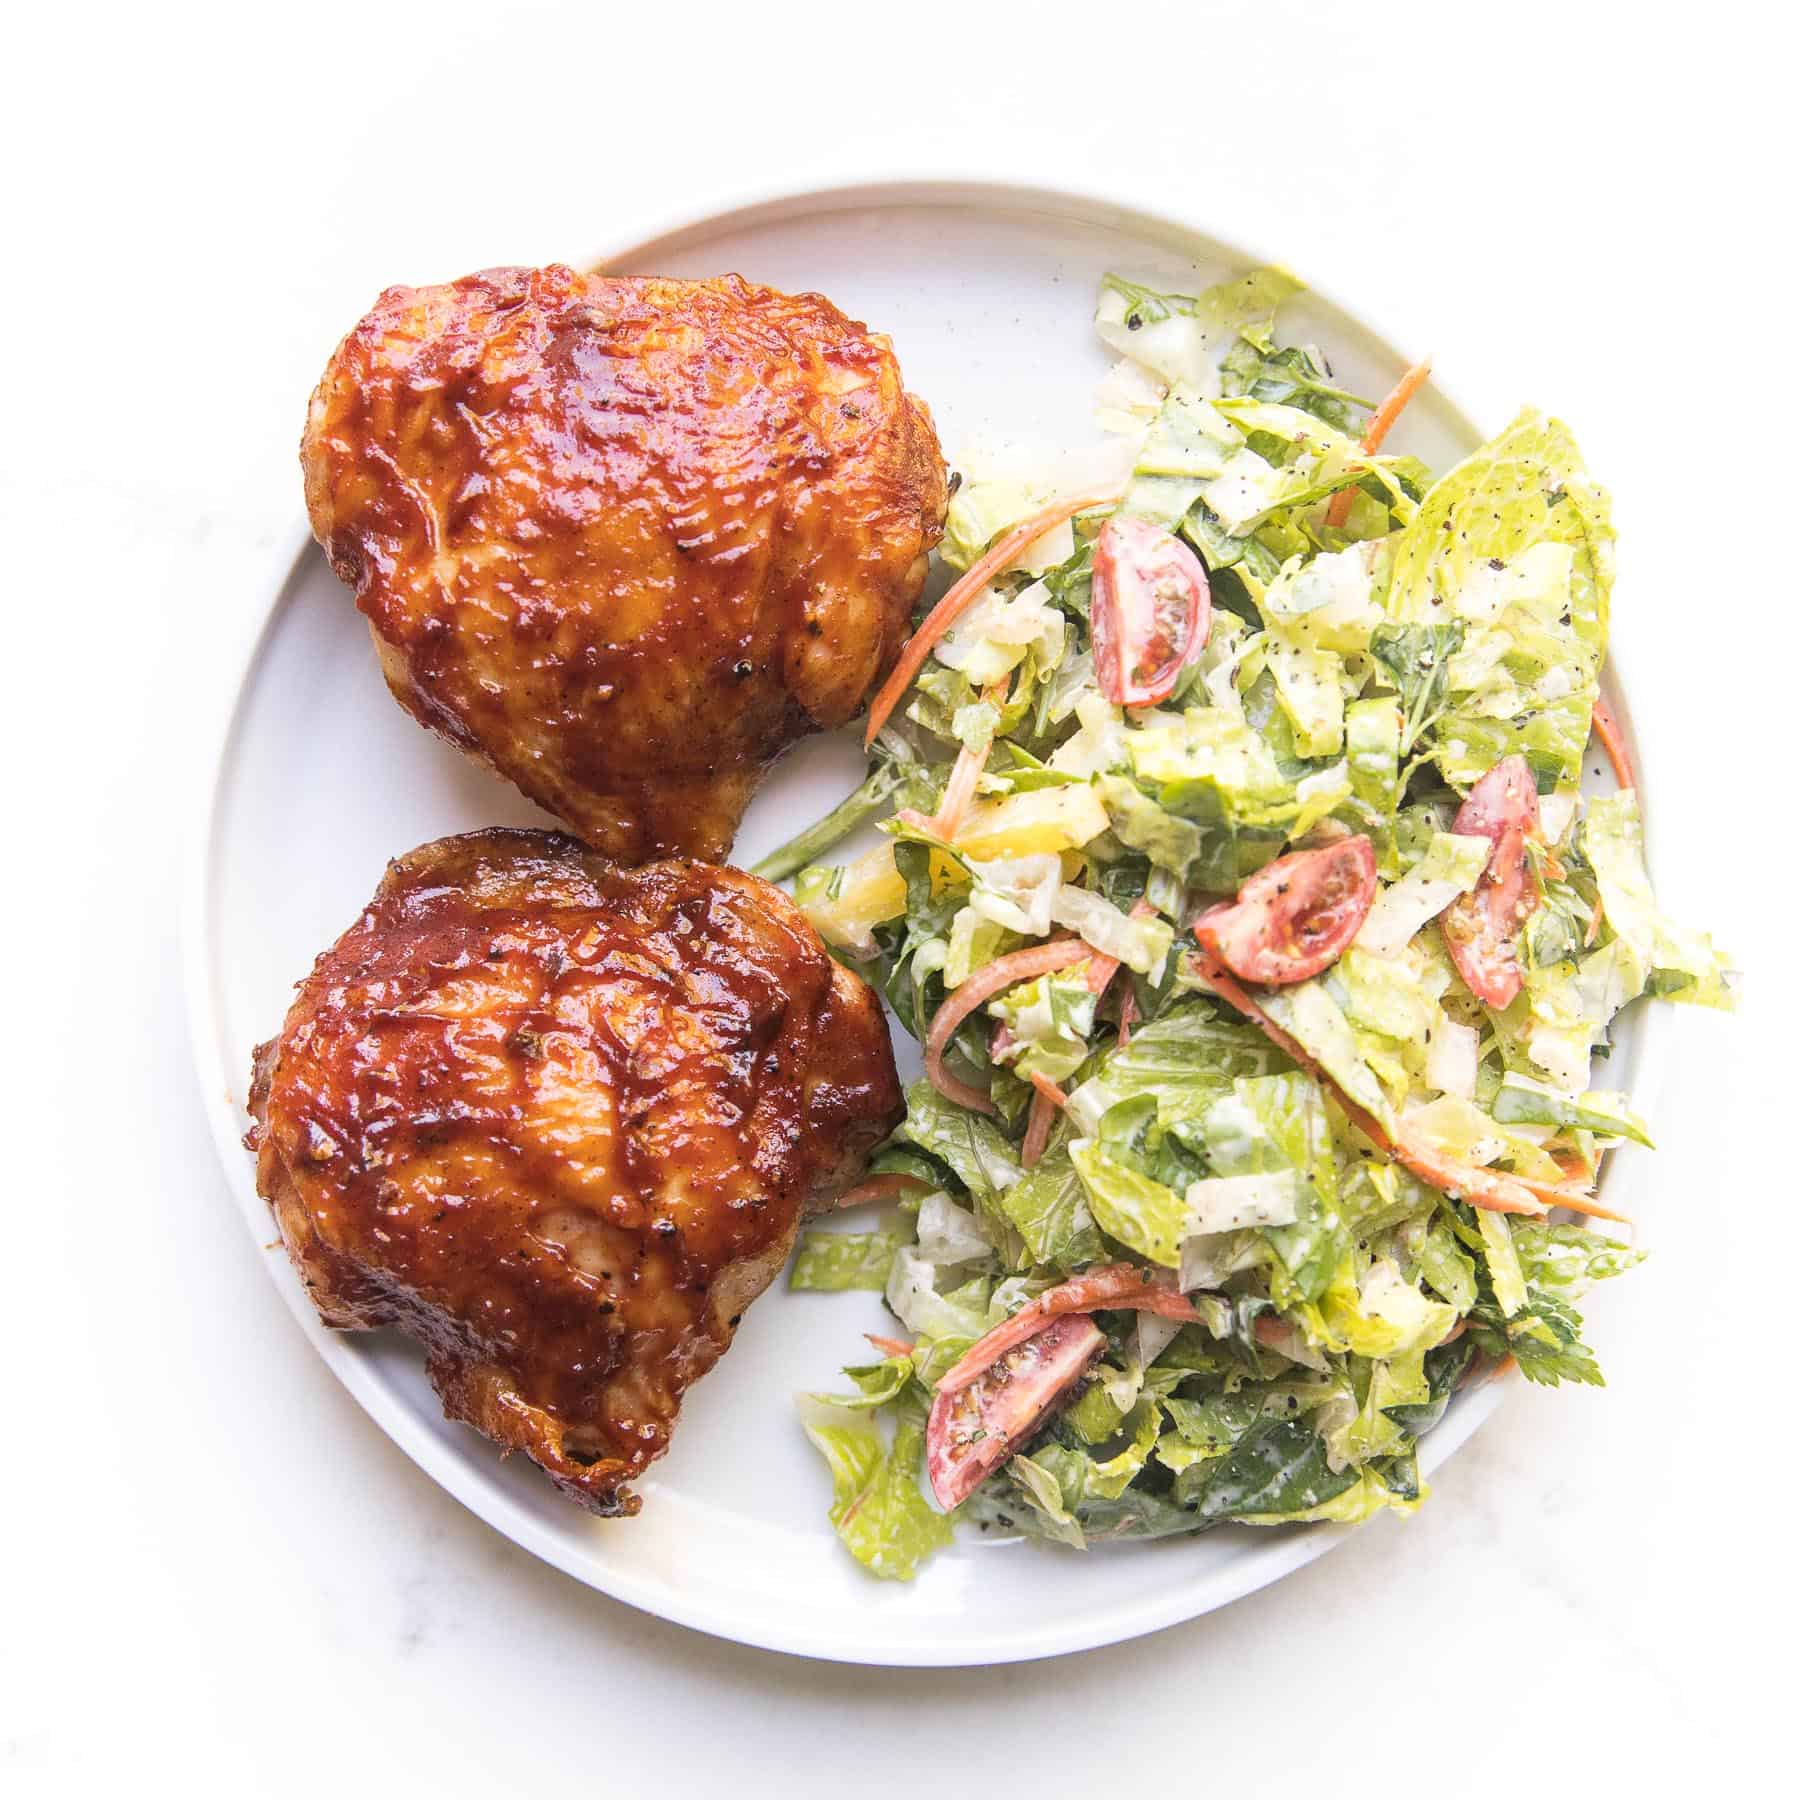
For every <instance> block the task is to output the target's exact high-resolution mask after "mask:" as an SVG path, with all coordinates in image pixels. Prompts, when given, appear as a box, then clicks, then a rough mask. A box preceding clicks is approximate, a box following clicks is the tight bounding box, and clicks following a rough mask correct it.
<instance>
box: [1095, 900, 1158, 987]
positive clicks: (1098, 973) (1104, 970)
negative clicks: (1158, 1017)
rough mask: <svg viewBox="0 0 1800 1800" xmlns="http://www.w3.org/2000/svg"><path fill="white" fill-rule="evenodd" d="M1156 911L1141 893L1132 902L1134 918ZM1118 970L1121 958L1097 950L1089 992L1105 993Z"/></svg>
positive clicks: (1143, 916) (1132, 915)
mask: <svg viewBox="0 0 1800 1800" xmlns="http://www.w3.org/2000/svg"><path fill="white" fill-rule="evenodd" d="M1155 911H1156V908H1155V907H1154V906H1152V905H1151V904H1150V902H1149V901H1148V900H1146V899H1145V898H1144V897H1143V895H1141V894H1140V895H1139V896H1138V897H1137V899H1136V900H1134V901H1133V902H1132V903H1131V917H1132V918H1134V919H1147V918H1149V916H1150V915H1151V914H1152V913H1153V912H1155ZM1118 972H1119V959H1118V958H1117V957H1116V956H1102V955H1101V954H1100V953H1099V952H1098V951H1095V953H1094V960H1093V963H1092V965H1091V966H1090V968H1089V969H1088V973H1087V987H1088V992H1089V993H1090V994H1094V995H1100V994H1104V993H1105V992H1106V990H1107V989H1108V988H1109V987H1111V986H1112V978H1113V977H1114V976H1115V975H1116V974H1118Z"/></svg>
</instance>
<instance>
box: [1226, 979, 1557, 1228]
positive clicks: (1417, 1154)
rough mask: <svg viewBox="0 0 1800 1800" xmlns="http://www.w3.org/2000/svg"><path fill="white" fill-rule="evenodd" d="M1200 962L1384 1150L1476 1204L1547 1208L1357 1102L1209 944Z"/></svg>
mask: <svg viewBox="0 0 1800 1800" xmlns="http://www.w3.org/2000/svg"><path fill="white" fill-rule="evenodd" d="M1199 964H1200V972H1201V974H1202V975H1204V976H1205V977H1206V980H1207V983H1208V985H1209V986H1210V987H1212V989H1213V990H1214V991H1215V992H1216V993H1217V994H1218V996H1219V998H1220V999H1221V1000H1223V1001H1225V1002H1226V1003H1227V1004H1228V1005H1230V1006H1234V1007H1236V1009H1237V1010H1238V1011H1239V1012H1241V1013H1242V1014H1243V1015H1244V1017H1245V1018H1247V1019H1248V1020H1250V1021H1251V1023H1252V1024H1254V1025H1256V1026H1257V1027H1258V1028H1259V1029H1260V1030H1261V1031H1262V1034H1263V1036H1264V1037H1266V1038H1267V1039H1268V1040H1269V1041H1270V1042H1271V1043H1272V1044H1274V1045H1275V1047H1276V1048H1277V1049H1278V1050H1285V1051H1286V1052H1287V1053H1288V1055H1289V1056H1291V1057H1292V1058H1293V1059H1294V1061H1295V1062H1297V1063H1298V1064H1299V1065H1300V1066H1301V1068H1303V1069H1304V1070H1306V1072H1307V1073H1308V1074H1309V1075H1311V1076H1312V1078H1313V1079H1314V1080H1315V1081H1317V1082H1318V1083H1319V1084H1320V1085H1321V1086H1322V1087H1326V1088H1329V1089H1330V1090H1331V1092H1332V1094H1334V1095H1335V1096H1336V1098H1337V1103H1338V1105H1339V1106H1340V1107H1342V1108H1343V1110H1344V1112H1345V1113H1346V1115H1347V1116H1348V1117H1349V1120H1350V1122H1351V1124H1353V1125H1354V1126H1355V1127H1356V1128H1357V1130H1358V1131H1360V1132H1361V1133H1362V1134H1363V1136H1364V1137H1366V1138H1367V1139H1368V1140H1369V1142H1370V1143H1371V1144H1373V1145H1374V1146H1375V1148H1376V1149H1377V1150H1379V1151H1380V1152H1381V1153H1382V1155H1384V1156H1389V1157H1392V1158H1393V1159H1394V1161H1395V1162H1397V1163H1399V1164H1400V1165H1401V1166H1402V1167H1403V1168H1405V1169H1407V1170H1409V1171H1410V1172H1411V1173H1412V1174H1414V1175H1416V1176H1417V1177H1418V1178H1419V1179H1420V1180H1421V1181H1423V1182H1425V1183H1426V1184H1427V1185H1428V1186H1430V1187H1434V1188H1440V1189H1442V1190H1443V1191H1444V1192H1446V1193H1456V1194H1459V1195H1461V1196H1462V1198H1463V1199H1465V1200H1467V1201H1468V1202H1469V1204H1470V1205H1471V1206H1480V1207H1485V1208H1486V1209H1487V1210H1488V1211H1489V1212H1512V1213H1533V1214H1537V1213H1542V1212H1543V1211H1544V1210H1545V1207H1544V1203H1543V1202H1542V1201H1541V1200H1540V1199H1539V1198H1538V1196H1537V1194H1536V1193H1534V1192H1533V1190H1532V1188H1531V1186H1530V1184H1529V1183H1526V1182H1523V1181H1519V1180H1517V1179H1515V1178H1514V1177H1513V1176H1511V1175H1502V1174H1500V1173H1499V1172H1498V1171H1496V1170H1494V1169H1479V1168H1475V1167H1473V1166H1472V1165H1470V1164H1467V1163H1459V1162H1452V1161H1451V1160H1450V1159H1449V1158H1447V1157H1441V1156H1439V1155H1437V1153H1436V1152H1434V1151H1432V1150H1430V1149H1428V1148H1427V1147H1426V1146H1425V1145H1423V1144H1420V1143H1418V1142H1417V1141H1416V1140H1413V1139H1409V1138H1407V1137H1406V1136H1405V1135H1404V1134H1402V1135H1400V1136H1398V1137H1396V1136H1394V1135H1393V1134H1392V1133H1391V1132H1389V1131H1388V1130H1387V1128H1386V1127H1385V1126H1384V1125H1383V1124H1382V1123H1381V1121H1380V1120H1379V1119H1377V1118H1376V1117H1375V1116H1374V1115H1373V1114H1372V1113H1370V1112H1368V1111H1367V1110H1366V1109H1365V1108H1363V1107H1361V1106H1358V1105H1357V1103H1356V1102H1355V1101H1354V1100H1352V1099H1351V1098H1350V1096H1349V1095H1348V1094H1346V1093H1345V1092H1344V1090H1343V1089H1342V1088H1341V1087H1339V1086H1338V1084H1337V1083H1336V1082H1335V1081H1333V1080H1332V1078H1331V1077H1330V1076H1329V1075H1328V1074H1327V1073H1326V1072H1325V1070H1324V1068H1323V1067H1322V1066H1321V1065H1320V1063H1319V1062H1318V1060H1317V1058H1315V1057H1314V1056H1312V1055H1310V1054H1309V1053H1308V1051H1307V1050H1306V1048H1305V1047H1304V1046H1303V1045H1302V1044H1300V1043H1299V1042H1298V1040H1296V1039H1294V1038H1292V1037H1290V1036H1289V1035H1288V1034H1287V1033H1286V1032H1285V1031H1283V1030H1282V1029H1281V1027H1280V1026H1279V1025H1277V1024H1276V1023H1275V1021H1274V1020H1273V1019H1271V1018H1270V1017H1269V1015H1268V1014H1267V1013H1266V1012H1264V1011H1263V1009H1262V1008H1261V1007H1260V1006H1258V1005H1257V1004H1256V1002H1255V1001H1254V1000H1253V999H1251V997H1250V996H1249V994H1247V993H1246V992H1245V991H1244V989H1243V987H1242V985H1241V984H1240V983H1239V982H1238V981H1237V980H1236V978H1235V977H1234V976H1233V975H1232V974H1231V972H1230V971H1229V970H1228V969H1227V968H1226V967H1225V965H1224V964H1223V963H1222V962H1220V961H1219V959H1218V958H1217V957H1216V956H1214V955H1213V953H1212V952H1211V951H1210V950H1208V949H1207V948H1206V946H1205V945H1204V944H1202V945H1201V946H1200V955H1199ZM1547 1191H1548V1192H1550V1193H1553V1194H1554V1195H1555V1196H1556V1197H1555V1199H1554V1201H1553V1202H1552V1204H1554V1205H1558V1206H1569V1207H1573V1206H1574V1205H1575V1202H1574V1201H1573V1200H1572V1199H1569V1198H1566V1197H1564V1195H1563V1194H1562V1192H1561V1190H1560V1189H1550V1190H1547Z"/></svg>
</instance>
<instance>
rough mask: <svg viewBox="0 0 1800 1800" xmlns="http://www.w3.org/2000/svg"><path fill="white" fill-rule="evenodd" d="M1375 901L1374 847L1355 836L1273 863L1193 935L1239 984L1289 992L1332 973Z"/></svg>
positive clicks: (1197, 926)
mask: <svg viewBox="0 0 1800 1800" xmlns="http://www.w3.org/2000/svg"><path fill="white" fill-rule="evenodd" d="M1374 902H1375V846H1374V845H1373V844H1371V843H1370V842H1369V840H1368V838H1366V837H1365V836H1363V835H1361V834H1360V833H1359V834H1358V835H1357V836H1355V837H1347V838H1342V839H1340V840H1339V841H1338V842H1337V843H1335V844H1326V845H1324V846H1323V847H1322V848H1320V849H1317V850H1293V851H1290V852H1289V853H1288V854H1287V855H1286V856H1280V857H1277V858H1276V859H1275V861H1274V862H1272V863H1270V864H1269V865H1268V867H1267V868H1264V869H1259V870H1257V872H1256V873H1255V874H1254V875H1252V876H1251V877H1250V879H1249V880H1248V881H1246V882H1245V883H1244V885H1243V886H1242V887H1241V888H1239V889H1238V897H1237V899H1236V900H1233V901H1230V902H1227V903H1226V904H1224V905H1221V906H1215V907H1214V908H1213V909H1212V910H1211V911H1210V912H1206V913H1202V914H1201V915H1200V917H1199V918H1198V919H1197V920H1196V921H1195V923H1194V936H1195V937H1197V938H1198V939H1199V940H1200V942H1201V943H1202V944H1204V945H1205V946H1206V948H1207V949H1208V950H1210V951H1211V952H1212V953H1213V955H1214V956H1216V957H1217V958H1218V959H1219V961H1220V962H1222V963H1223V964H1224V965H1225V967H1226V968H1228V969H1229V970H1230V971H1231V972H1232V974H1234V975H1235V976H1237V977H1238V979H1239V980H1240V981H1254V982H1258V983H1260V984H1261V985H1262V986H1264V987H1286V986H1289V985H1290V984H1291V983H1293V982H1296V981H1307V980H1309V979H1311V977H1313V976H1314V975H1317V974H1318V973H1319V972H1320V971H1321V970H1322V969H1328V968H1330V966H1331V965H1332V964H1333V963H1334V962H1336V961H1337V959H1338V958H1339V957H1340V956H1342V955H1343V953H1344V951H1345V950H1346V949H1347V948H1348V947H1349V944H1350V940H1351V939H1352V938H1353V937H1355V936H1356V934H1357V932H1358V931H1360V930H1361V929H1362V922H1363V920H1364V919H1366V918H1367V917H1368V916H1369V908H1370V907H1371V906H1372V905H1373V904H1374Z"/></svg>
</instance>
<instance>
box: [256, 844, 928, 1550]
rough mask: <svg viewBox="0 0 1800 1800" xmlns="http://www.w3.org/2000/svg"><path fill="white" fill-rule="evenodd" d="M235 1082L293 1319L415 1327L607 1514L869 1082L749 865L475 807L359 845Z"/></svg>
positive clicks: (435, 1366)
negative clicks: (460, 825)
mask: <svg viewBox="0 0 1800 1800" xmlns="http://www.w3.org/2000/svg"><path fill="white" fill-rule="evenodd" d="M250 1110H251V1113H252V1115H253V1116H254V1118H255V1119H256V1121H257V1123H256V1125H255V1127H254V1128H253V1129H252V1131H251V1132H250V1134H249V1136H248V1138H247V1139H246V1143H247V1144H248V1145H249V1146H250V1147H251V1148H252V1149H254V1150H255V1151H256V1179H257V1186H258V1188H259V1189H260V1190H261V1192H262V1194H263V1196H264V1197H265V1198H266V1199H267V1200H268V1201H269V1203H270V1205H271V1206H272V1207H273V1208H274V1211H275V1216H276V1219H277V1220H278V1221H279V1223H280V1227H281V1235H282V1238H283V1240H284V1242H285V1243H286V1246H287V1250H288V1254H289V1256H290V1257H291V1258H292V1259H293V1262H294V1264H295V1267H296V1268H297V1269H298V1270H299V1272H300V1275H301V1278H302V1279H303V1280H304V1282H305V1283H306V1286H307V1289H308V1291H309V1292H310V1293H311V1295H312V1298H313V1301H314V1303H315V1304H316V1305H317V1307H318V1309H319V1313H320V1316H321V1317H322V1318H323V1319H324V1320H325V1322H326V1323H327V1324H328V1325H334V1326H338V1327H340V1328H342V1329H345V1330H352V1331H354V1330H369V1329H375V1328H379V1327H384V1326H394V1327H398V1328H399V1329H400V1330H402V1331H405V1332H408V1333H410V1334H411V1335H412V1336H414V1337H416V1338H418V1339H419V1340H420V1342H421V1343H422V1344H423V1345H424V1347H425V1353H426V1366H427V1368H428V1370H429V1373H430V1376H431V1380H432V1383H433V1385H434V1386H435V1387H436V1389H437V1391H438V1394H439V1395H440V1397H441V1398H442V1400H443V1403H444V1410H445V1412H446V1414H447V1415H448V1416H449V1417H451V1418H453V1419H461V1420H464V1421H466V1422H467V1423H468V1424H471V1425H473V1426H475V1427H476V1428H477V1429H478V1430H480V1431H483V1432H485V1433H486V1434H487V1435H488V1436H489V1437H491V1438H494V1439H495V1440H496V1441H497V1442H499V1443H500V1444H501V1445H503V1446H504V1447H505V1448H506V1449H507V1450H508V1451H511V1450H523V1451H524V1452H525V1453H526V1454H527V1455H528V1456H530V1457H531V1458H532V1459H533V1461H535V1462H537V1463H538V1464H540V1465H541V1466H542V1467H543V1468H544V1469H545V1471H546V1472H547V1473H548V1474H549V1476H550V1478H551V1479H552V1480H553V1481H554V1482H555V1483H556V1485H557V1486H558V1487H559V1488H561V1489H562V1490H563V1492H564V1493H566V1494H567V1495H569V1496H570V1497H571V1498H572V1499H574V1500H577V1501H579V1502H580V1503H581V1504H582V1505H583V1506H586V1507H587V1508H589V1509H590V1510H591V1511H593V1512H597V1513H602V1514H619V1513H633V1512H636V1511H637V1509H638V1500H637V1498H636V1496H634V1495H633V1494H631V1493H630V1492H629V1491H628V1490H627V1488H626V1486H625V1484H626V1483H627V1482H628V1481H630V1480H632V1479H633V1478H634V1477H636V1476H638V1475H640V1474H641V1473H642V1472H643V1470H644V1468H645V1467H646V1466H647V1465H648V1464H649V1463H650V1462H652V1461H653V1460H654V1459H655V1458H656V1457H658V1456H660V1455H661V1454H662V1452H663V1451H664V1450H665V1449H666V1448H667V1446H668V1441H669V1432H670V1430H671V1428H672V1426H673V1424H674V1421H675V1414H676V1410H677V1408H678V1406H679V1404H680V1401H681V1395H682V1393H683V1391H684V1390H685V1389H686V1388H687V1386H688V1385H689V1383H691V1382H693V1381H696V1380H698V1379H699V1377H700V1376H702V1375H704V1374H705V1373H706V1371H707V1370H708V1369H710V1368H711V1367H712V1365H713V1364H714V1363H715V1362H716V1361H717V1360H718V1359H719V1357H720V1356H721V1355H722V1354H723V1352H724V1351H725V1349H726V1347H727V1346H728V1345H729V1344H730V1342H731V1338H732V1332H733V1329H734V1328H735V1326H736V1325H737V1322H738V1319H739V1316H740V1315H741V1314H742V1312H743V1310H744V1308H745V1307H746V1306H748V1305H749V1304H750V1302H751V1301H752V1300H753V1299H755V1297H756V1296H757V1295H758V1294H759V1293H761V1292H762V1290H763V1289H764V1288H765V1287H766V1286H767V1285H768V1284H769V1282H770V1281H771V1280H772V1279H773V1278H774V1276H775V1275H776V1274H777V1272H778V1271H779V1270H780V1268H781V1266H782V1263H783V1261H784V1260H785V1259H786V1257H787V1254H788V1251H789V1249H790V1248H791V1247H792V1244H793V1241H794V1235H795V1231H796V1228H797V1227H798V1224H799V1221H800V1219H801V1217H802V1215H803V1214H805V1213H807V1212H809V1211H814V1210H817V1209H818V1208H820V1207H821V1206H824V1205H827V1204H829V1202H830V1200H831V1199H832V1197H833V1196H835V1194H836V1193H838V1192H839V1191H840V1189H841V1188H842V1186H843V1185H844V1184H845V1183H846V1182H848V1181H850V1180H852V1179H854V1177H855V1176H856V1174H857V1173H858V1172H859V1171H860V1169H861V1167H862V1164H863V1161H864V1159H865V1158H866V1156H867V1153H868V1151H869V1150H870V1148H872V1146H873V1145H874V1144H875V1143H877V1142H878V1141H879V1140H880V1139H881V1138H882V1137H883V1136H884V1135H885V1134H886V1133H887V1132H888V1130H889V1129H890V1128H891V1127H892V1126H893V1125H894V1124H895V1123H896V1121H897V1120H898V1118H899V1116H900V1112H901V1097H900V1089H899V1084H898V1082H897V1080H896V1077H895V1074H894V1062H893V1053H892V1050H891V1048H890V1046H889V1043H888V1036H887V1030H886V1027H885V1025H884V1023H883V1020H882V1017H881V1011H880V1008H879V1006H878V1004H877V1003H876V1000H875V996H874V995H873V994H872V993H871V992H870V990H869V989H868V988H867V987H866V986H864V984H863V983H862V982H861V981H860V980H858V979H857V978H856V976H854V975H852V974H850V973H849V972H848V971H847V970H845V969H842V968H840V967H839V966H838V965H837V964H836V963H834V962H833V961H832V960H831V959H830V957H828V956H827V955H826V953H825V951H824V949H823V947H822V946H821V945H820V943H819V940H818V938H817V937H816V936H815V935H814V933H813V931H812V929H811V927H810V926H808V925H807V923H806V921H805V920H804V919H803V918H802V917H801V916H800V914H799V913H798V911H796V910H795V908H794V906H793V904H792V902H790V901H789V900H788V898H787V896H786V895H784V894H783V893H781V892H780V891H779V890H778V889H776V888H773V887H770V886H769V885H768V884H767V883H766V882H762V881H759V880H757V879H756V878H755V877H754V876H751V875H744V874H740V873H739V872H738V871H736V870H734V869H720V868H713V867H710V866H708V865H705V864H701V863H693V862H685V861H668V862H659V863H653V864H650V865H649V866H647V867H645V868H641V869H632V870H620V869H617V868H615V867H613V866H612V865H611V864H609V863H607V862H606V861H605V860H603V859H602V858H601V857H599V856H596V855H595V854H593V853H592V852H591V851H588V850H586V849H584V848H583V846H581V845H580V844H578V843H576V842H575V841H574V840H573V839H572V838H568V837H565V836H563V835H562V834H561V833H554V832H536V831H498V830H496V831H481V832H474V833H471V834H469V835H468V836H464V837H451V838H443V839H440V840H439V841H438V842H437V843H434V844H427V845H425V846H424V847H423V848H422V849H419V850H415V851H414V852H413V853H412V854H411V855H410V856H406V857H402V858H401V859H400V860H399V861H398V862H395V863H392V864H390V865H389V868H388V872H387V875H386V877H385V878H384V879H383V881H382V883H381V886H380V887H379V888H378V889H377V891H376V894H375V898H374V899H373V900H372V901H371V902H370V904H369V908H368V910H367V911H366V912H365V913H364V914H363V916H362V917H361V918H360V919H359V920H358V921H357V922H356V923H355V924H354V925H353V926H351V928H350V929H349V930H348V931H347V932H345V934H344V935H343V936H342V937H341V938H340V939H339V940H338V941H337V943H336V944H334V945H333V946H332V948H331V949H329V950H328V951H326V952H325V954H324V955H323V956H321V957H320V958H319V959H318V961H317V963H315V965H314V967H313V971H312V973H311V975H309V976H308V977H307V978H306V980H305V981H303V982H302V983H301V984H300V989H299V995H298V998H297V999H296V1000H295V1001H294V1004H293V1006H292V1008H291V1009H290V1011H289V1012H288V1015H287V1019H286V1022H285V1023H284V1024H283V1026H282V1029H281V1034H280V1036H279V1037H277V1038H275V1039H274V1040H273V1041H272V1042H270V1043H267V1044H265V1045H263V1046H262V1047H261V1049H260V1050H259V1051H258V1052H257V1058H256V1068H255V1073H254V1080H253V1084H252V1089H251V1099H250Z"/></svg>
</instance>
